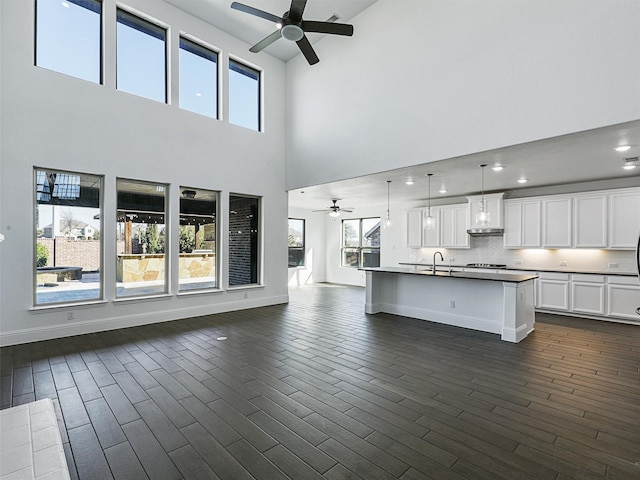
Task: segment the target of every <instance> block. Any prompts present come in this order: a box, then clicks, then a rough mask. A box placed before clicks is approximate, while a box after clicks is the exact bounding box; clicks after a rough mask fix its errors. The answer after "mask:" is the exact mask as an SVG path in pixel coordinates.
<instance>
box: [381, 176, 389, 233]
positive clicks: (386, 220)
mask: <svg viewBox="0 0 640 480" xmlns="http://www.w3.org/2000/svg"><path fill="white" fill-rule="evenodd" d="M390 185H391V180H387V218H385V220H384V223H383V224H382V228H384V229H387V228H389V227H390V226H391V215H390V211H389V187H390Z"/></svg>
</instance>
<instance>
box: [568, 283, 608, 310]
mask: <svg viewBox="0 0 640 480" xmlns="http://www.w3.org/2000/svg"><path fill="white" fill-rule="evenodd" d="M605 296H606V283H605V277H604V276H602V275H581V274H573V275H572V276H571V311H572V312H576V313H586V314H589V315H605V314H606V311H605Z"/></svg>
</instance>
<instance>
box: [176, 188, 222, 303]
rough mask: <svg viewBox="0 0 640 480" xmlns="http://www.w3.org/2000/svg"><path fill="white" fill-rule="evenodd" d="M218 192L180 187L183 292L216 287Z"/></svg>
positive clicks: (180, 244) (180, 264) (181, 277)
mask: <svg viewBox="0 0 640 480" xmlns="http://www.w3.org/2000/svg"><path fill="white" fill-rule="evenodd" d="M217 205H218V193H217V192H214V191H211V190H203V189H200V188H191V187H180V226H179V227H178V242H179V251H180V259H179V267H178V268H179V271H180V274H179V277H180V279H179V283H180V290H181V291H182V290H199V289H204V288H216V287H217V286H218V284H217V275H216V272H217V268H216V265H217V262H216V253H217V250H216V238H217V232H216V225H217V222H216V217H217V208H218V207H217Z"/></svg>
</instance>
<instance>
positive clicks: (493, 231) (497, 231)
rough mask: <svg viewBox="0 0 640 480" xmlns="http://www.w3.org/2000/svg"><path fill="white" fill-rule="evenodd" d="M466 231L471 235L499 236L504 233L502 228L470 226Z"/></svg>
mask: <svg viewBox="0 0 640 480" xmlns="http://www.w3.org/2000/svg"><path fill="white" fill-rule="evenodd" d="M467 233H468V234H469V235H471V236H472V237H501V236H502V235H504V228H488V227H487V228H482V227H477V228H470V229H469V230H467Z"/></svg>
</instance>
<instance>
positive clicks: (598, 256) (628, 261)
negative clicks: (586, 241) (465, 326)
mask: <svg viewBox="0 0 640 480" xmlns="http://www.w3.org/2000/svg"><path fill="white" fill-rule="evenodd" d="M470 240H471V248H470V249H447V248H410V249H407V250H408V258H407V261H408V262H424V263H431V262H432V260H433V253H434V252H435V251H440V252H442V254H443V255H444V263H445V264H448V263H449V259H453V263H454V264H456V265H463V264H467V263H499V264H501V263H504V264H507V265H509V266H510V267H516V268H517V267H519V266H521V267H523V268H536V269H540V270H543V269H545V268H549V269H558V268H565V267H566V268H567V269H577V270H597V271H611V272H635V271H636V261H635V252H634V251H631V250H597V249H593V250H592V249H583V248H567V249H551V250H547V249H541V248H529V249H518V250H512V249H506V248H504V247H503V246H502V242H503V239H502V237H471V239H470ZM609 264H618V266H617V268H616V267H610V266H609Z"/></svg>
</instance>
